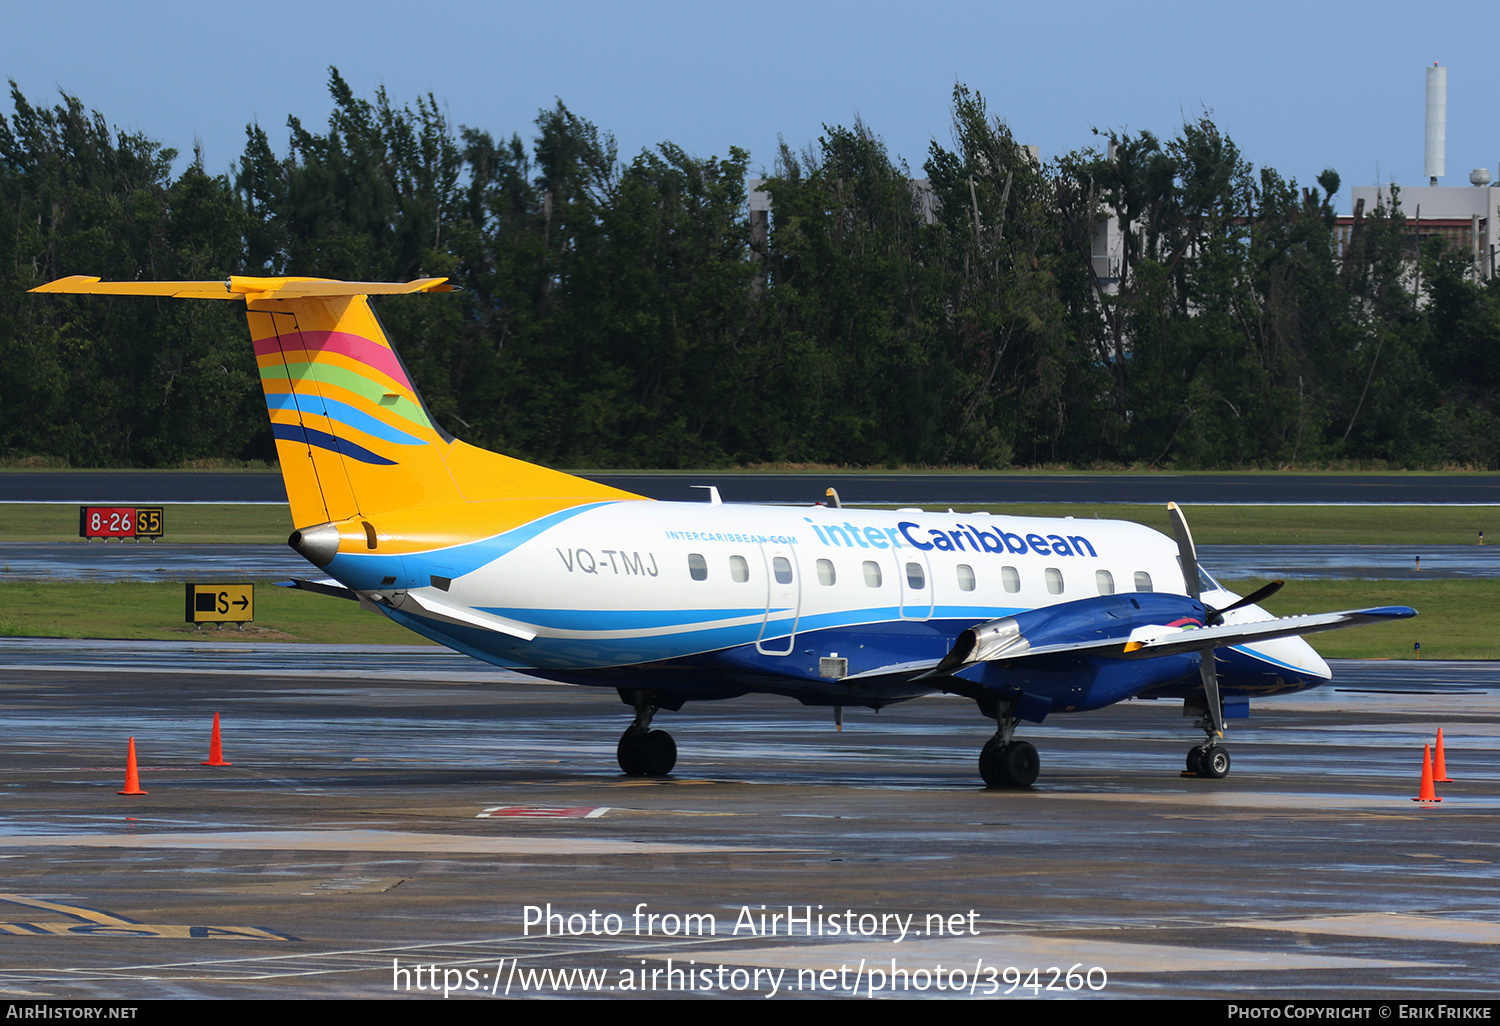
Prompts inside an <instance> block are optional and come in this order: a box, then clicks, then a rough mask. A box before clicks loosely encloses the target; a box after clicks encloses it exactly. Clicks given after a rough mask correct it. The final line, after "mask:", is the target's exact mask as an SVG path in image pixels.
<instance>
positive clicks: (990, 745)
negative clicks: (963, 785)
mask: <svg viewBox="0 0 1500 1026" xmlns="http://www.w3.org/2000/svg"><path fill="white" fill-rule="evenodd" d="M1004 751H1005V746H1004V745H1002V744H1001V743H1000V739H999V738H998V737H992V738H990V739H989V740H988V741H986V742H985V743H984V747H983V748H982V749H980V751H979V775H980V776H981V777H983V778H984V783H985V786H986V787H1003V786H1004V785H1005V771H1004V769H1003V768H1002V767H1001V765H1000V761H1001V759H1000V757H1001V753H1002V752H1004Z"/></svg>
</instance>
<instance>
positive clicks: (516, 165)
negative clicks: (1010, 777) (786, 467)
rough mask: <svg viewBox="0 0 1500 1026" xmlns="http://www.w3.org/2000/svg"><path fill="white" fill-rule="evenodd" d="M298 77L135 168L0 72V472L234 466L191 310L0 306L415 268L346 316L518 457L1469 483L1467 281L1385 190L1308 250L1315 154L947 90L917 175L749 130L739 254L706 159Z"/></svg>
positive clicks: (203, 321) (151, 148)
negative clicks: (1262, 155) (194, 140)
mask: <svg viewBox="0 0 1500 1026" xmlns="http://www.w3.org/2000/svg"><path fill="white" fill-rule="evenodd" d="M329 89H330V94H331V100H332V110H331V113H330V116H329V119H328V123H327V125H326V127H325V128H324V129H322V130H316V129H314V128H312V127H310V126H305V125H303V124H302V123H301V122H300V121H298V120H297V119H295V118H292V119H289V126H290V129H291V141H290V146H289V148H288V150H287V152H286V153H285V154H283V155H278V154H276V153H274V152H273V151H272V148H271V145H270V141H269V138H268V136H267V135H266V133H265V132H264V131H263V130H262V129H261V128H260V127H259V126H258V125H250V126H249V127H248V128H247V130H246V145H245V150H244V153H243V155H242V157H241V158H240V160H239V161H238V162H237V164H236V165H235V167H234V168H233V169H232V170H231V173H230V174H229V175H222V176H217V177H215V176H212V175H210V174H209V173H208V172H207V171H206V170H205V169H204V168H203V167H202V165H201V162H199V161H195V162H193V163H192V164H190V165H189V166H188V167H187V169H186V170H185V171H183V172H182V173H181V174H180V175H176V176H175V177H174V174H173V170H172V169H173V166H174V161H175V158H176V154H175V153H174V151H172V150H170V149H167V148H164V147H162V146H161V145H160V144H158V143H156V142H154V141H151V140H149V139H147V138H145V137H143V136H140V135H137V134H132V133H125V132H119V131H115V130H111V129H110V128H109V127H108V126H107V124H106V122H105V120H104V118H103V117H102V116H101V115H99V114H98V113H93V112H89V111H87V110H86V109H85V108H84V106H83V105H82V103H81V102H80V101H79V100H77V99H75V98H73V97H69V96H64V97H63V98H62V102H61V103H60V104H58V105H57V106H55V107H53V108H51V109H45V108H39V107H35V106H33V105H32V104H30V103H29V102H28V101H27V100H26V99H25V98H24V97H23V96H21V94H20V93H19V91H17V90H16V89H15V88H14V86H13V87H12V102H13V106H14V114H13V115H11V116H10V117H8V118H6V117H0V269H3V270H0V273H3V275H4V278H5V283H6V287H5V289H4V290H3V291H0V409H3V410H4V411H5V413H6V416H5V417H4V418H3V420H0V459H7V460H11V461H19V460H37V459H41V460H49V461H53V462H58V463H62V464H64V465H74V466H90V465H126V466H128V465H141V466H173V465H182V464H185V463H190V462H193V461H202V460H212V459H230V460H247V459H248V460H257V459H270V458H273V457H274V447H273V445H272V443H271V441H270V436H269V431H268V429H267V426H266V420H265V415H264V412H263V410H264V403H263V400H262V398H261V396H260V393H259V387H258V383H257V377H256V373H255V365H254V360H253V357H252V355H251V353H250V349H249V347H248V346H246V345H245V344H244V340H243V326H242V324H241V323H240V321H239V318H238V312H237V311H236V310H234V309H233V308H232V306H231V305H230V304H209V303H173V302H169V301H165V300H134V299H123V298H122V299H113V300H102V299H97V298H92V299H88V300H87V301H78V300H75V299H71V298H68V297H55V296H48V297H37V296H30V295H27V294H26V289H28V288H31V287H33V286H35V285H37V284H40V283H42V282H45V281H48V280H51V279H52V278H55V277H60V276H63V275H66V274H77V273H86V274H91V275H99V276H101V277H107V278H121V279H136V278H158V279H171V278H187V279H217V278H221V277H223V276H225V275H228V274H235V273H249V274H297V275H317V276H326V277H339V278H351V279H375V280H382V279H407V278H412V277H418V276H427V275H432V276H446V277H449V278H451V279H453V280H454V281H455V283H456V284H458V285H459V286H460V287H461V291H460V292H457V293H454V294H452V295H449V296H446V297H441V298H437V299H434V298H431V297H417V298H391V299H387V300H382V301H381V303H380V305H379V311H380V314H381V316H382V318H383V319H384V320H385V322H386V324H387V327H388V328H389V330H390V333H391V335H392V337H393V338H394V339H395V340H396V343H397V346H398V348H399V349H400V352H401V355H402V358H403V360H404V361H405V362H406V365H407V367H408V369H409V370H410V371H411V373H412V375H413V377H414V379H415V380H416V382H417V384H418V386H419V388H420V389H421V391H422V393H423V395H424V397H425V399H426V400H427V403H428V405H429V407H430V408H431V409H432V410H433V412H434V414H435V415H436V416H437V418H438V420H439V421H440V422H442V423H443V424H444V425H445V426H447V427H448V428H449V430H451V431H453V432H454V433H456V434H458V435H460V436H461V437H464V438H466V439H467V440H469V441H471V442H474V443H476V444H480V445H485V446H489V447H493V448H497V449H500V450H502V451H505V452H509V453H513V454H515V455H518V456H521V457H524V458H530V459H534V460H539V461H543V462H548V463H554V464H564V465H571V466H619V467H630V466H661V467H686V466H707V465H722V464H745V463H759V462H816V463H824V464H838V465H851V464H852V465H912V464H927V465H932V464H940V465H948V464H961V465H972V466H981V467H1004V466H1007V465H1010V464H1013V463H1022V464H1039V463H1047V464H1057V463H1063V464H1073V465H1084V466H1088V465H1093V464H1096V463H1099V462H1108V463H1115V464H1126V465H1144V466H1172V467H1180V468H1194V467H1231V466H1234V467H1239V466H1270V467H1279V466H1289V465H1298V464H1309V463H1310V464H1319V463H1329V462H1348V461H1355V462H1359V461H1376V462H1379V463H1381V464H1382V465H1387V466H1432V465H1439V466H1441V465H1444V464H1454V463H1456V464H1460V465H1464V466H1475V467H1494V466H1496V465H1497V463H1500V455H1497V451H1500V450H1497V446H1500V356H1497V355H1496V354H1497V353H1500V347H1497V345H1496V343H1497V342H1500V286H1497V285H1494V284H1493V283H1486V284H1480V283H1479V282H1478V281H1476V277H1475V275H1474V274H1473V273H1472V269H1471V268H1470V266H1469V263H1468V259H1467V257H1466V255H1465V254H1461V253H1455V252H1451V251H1447V250H1444V249H1443V248H1442V247H1441V246H1439V245H1437V244H1436V243H1434V244H1433V245H1432V247H1431V248H1429V249H1428V250H1425V251H1424V252H1423V253H1422V254H1421V261H1420V266H1419V267H1418V265H1416V264H1415V263H1414V259H1415V257H1416V255H1417V254H1416V252H1415V247H1414V246H1413V245H1412V244H1411V241H1410V240H1411V235H1412V233H1411V231H1410V229H1409V227H1408V225H1407V223H1406V221H1405V219H1404V217H1403V215H1402V212H1401V209H1400V203H1399V192H1398V191H1397V190H1395V189H1392V193H1393V200H1392V202H1391V203H1389V204H1387V205H1385V206H1382V207H1380V208H1378V209H1376V210H1374V211H1369V212H1367V214H1366V216H1364V217H1363V218H1362V219H1361V220H1360V221H1359V223H1358V224H1357V225H1356V226H1355V228H1354V230H1353V231H1352V232H1351V233H1349V234H1348V236H1347V238H1345V237H1340V236H1337V234H1336V232H1335V221H1336V219H1335V217H1334V213H1333V206H1332V202H1333V196H1334V194H1335V193H1336V192H1337V190H1338V189H1339V187H1340V180H1339V176H1338V174H1337V173H1336V172H1335V171H1333V170H1332V169H1325V170H1324V171H1323V172H1322V173H1321V174H1319V175H1318V176H1317V180H1316V181H1317V185H1316V186H1315V187H1309V188H1303V187H1300V186H1298V184H1297V183H1296V182H1295V181H1293V180H1291V179H1287V178H1284V177H1282V176H1281V175H1279V174H1278V173H1277V172H1276V171H1274V170H1272V169H1269V168H1261V169H1256V168H1253V167H1252V166H1251V165H1250V163H1249V162H1248V161H1247V160H1246V159H1245V158H1244V156H1243V155H1242V154H1241V153H1240V151H1239V149H1238V148H1237V147H1236V145H1235V144H1234V142H1233V141H1232V140H1231V139H1230V138H1229V137H1228V136H1227V135H1226V134H1225V133H1223V132H1222V131H1221V130H1220V129H1219V127H1218V126H1217V125H1215V124H1214V122H1213V121H1212V120H1211V119H1210V118H1209V117H1207V116H1204V117H1200V118H1198V119H1197V120H1195V121H1192V122H1190V123H1187V124H1184V125H1183V126H1182V127H1181V129H1180V131H1178V132H1177V133H1176V134H1175V135H1173V136H1172V137H1161V136H1158V135H1155V134H1153V133H1150V132H1140V133H1137V134H1131V133H1110V134H1108V146H1107V147H1105V148H1104V150H1103V152H1101V151H1100V150H1097V149H1088V150H1083V151H1080V152H1076V153H1071V154H1067V155H1065V156H1064V157H1062V158H1060V159H1058V160H1057V161H1056V162H1055V163H1052V164H1048V165H1043V164H1039V163H1036V162H1034V161H1033V160H1032V159H1031V158H1030V156H1029V155H1028V154H1027V152H1026V151H1025V149H1024V148H1023V147H1021V146H1018V145H1017V143H1016V141H1015V139H1014V138H1013V136H1012V135H1011V133H1010V131H1009V129H1008V128H1007V127H1006V125H1005V123H1004V121H1003V120H1001V119H999V118H997V117H995V116H993V115H992V114H991V113H990V111H989V109H988V106H987V104H986V103H985V101H984V99H983V98H982V97H981V96H979V95H978V94H977V93H974V92H972V91H971V90H969V89H967V88H966V87H963V86H959V87H957V88H956V89H955V91H954V94H953V126H952V132H951V137H952V139H953V144H952V147H951V149H950V148H948V147H944V146H941V145H937V144H934V145H933V146H932V147H931V149H930V152H929V153H928V154H927V159H926V161H925V163H924V165H923V172H922V173H924V174H925V175H926V178H925V179H923V180H920V181H913V178H912V175H913V172H912V171H911V170H910V169H909V168H908V167H907V166H906V165H905V164H903V163H902V162H901V161H900V160H899V159H897V158H895V157H893V156H892V155H890V154H889V153H888V152H887V150H886V148H885V145H884V143H883V142H882V141H881V139H880V138H879V136H877V135H876V134H875V133H874V132H872V131H871V130H870V129H869V128H868V127H867V126H865V125H863V124H862V123H859V122H856V123H855V124H854V126H853V127H842V126H826V127H825V129H824V132H823V134H822V135H821V137H820V138H819V139H818V140H817V141H816V143H815V144H813V145H811V146H809V147H807V148H806V149H805V150H803V151H801V152H797V151H795V150H793V149H792V148H791V147H788V146H785V145H783V146H782V148H781V151H780V153H779V155H778V158H777V161H776V167H775V177H774V178H772V179H771V180H770V181H769V182H768V183H767V185H766V189H767V191H768V192H769V193H770V195H771V196H772V198H773V210H772V212H771V218H770V223H769V230H768V233H767V234H766V236H765V237H764V238H763V239H758V240H757V241H755V242H754V243H752V239H751V218H750V212H749V210H748V203H747V195H746V173H747V170H748V166H749V159H750V158H749V155H748V154H747V153H745V152H744V151H743V150H740V149H738V148H735V147H730V148H729V149H728V151H727V156H725V157H722V158H720V157H717V156H712V157H708V158H706V159H705V158H699V157H696V156H694V155H692V154H689V153H686V152H685V151H683V150H682V149H681V148H680V147H678V146H675V145H673V144H672V143H670V142H666V143H662V144H660V145H659V146H656V147H653V148H651V149H648V150H645V151H643V152H641V153H639V154H636V155H635V156H633V157H629V158H627V159H625V160H623V161H622V160H621V159H620V156H619V154H618V152H617V149H616V146H615V143H614V140H613V138H612V137H610V135H609V134H608V133H607V132H604V131H601V130H600V129H599V128H598V127H597V126H595V125H593V124H592V123H590V122H589V121H587V120H586V119H584V118H581V117H579V116H578V115H577V114H575V113H574V112H572V111H571V110H569V109H568V108H567V107H566V106H565V105H563V104H562V103H561V102H559V103H558V104H557V105H556V106H555V107H553V108H550V109H547V110H543V111H541V112H540V113H539V115H538V117H537V120H536V123H535V125H534V126H533V137H532V138H531V139H530V140H529V141H526V140H523V139H522V138H521V136H519V135H511V136H510V137H509V138H508V139H507V138H503V137H502V138H498V139H497V138H496V137H493V136H491V135H490V134H489V133H487V132H485V131H483V130H481V129H477V128H458V129H455V128H454V127H453V126H450V125H449V124H448V122H447V119H446V117H445V116H444V115H443V113H442V108H441V106H440V105H439V103H438V101H437V100H436V99H435V98H434V97H431V96H427V97H422V98H418V100H417V101H416V103H415V105H414V106H408V105H398V104H395V103H393V102H392V101H391V100H390V98H389V97H388V96H387V95H386V94H385V92H384V91H383V90H382V91H377V92H376V94H375V95H374V97H373V98H372V99H364V98H361V97H359V96H356V95H355V94H354V92H353V90H352V89H351V88H350V86H349V84H348V83H347V82H346V81H345V80H344V79H343V78H342V77H341V76H340V75H339V73H338V72H337V71H336V70H332V71H331V73H330V78H329ZM1111 218H1112V219H1113V222H1114V223H1115V224H1117V225H1118V228H1119V234H1118V238H1117V240H1116V243H1117V244H1116V251H1115V254H1114V255H1113V257H1111V256H1106V255H1105V254H1106V253H1107V252H1108V249H1107V244H1108V243H1109V242H1110V241H1111V240H1109V239H1107V238H1106V237H1105V235H1104V227H1105V225H1106V222H1107V220H1108V219H1111ZM1111 261H1112V263H1111ZM1106 265H1109V266H1106Z"/></svg>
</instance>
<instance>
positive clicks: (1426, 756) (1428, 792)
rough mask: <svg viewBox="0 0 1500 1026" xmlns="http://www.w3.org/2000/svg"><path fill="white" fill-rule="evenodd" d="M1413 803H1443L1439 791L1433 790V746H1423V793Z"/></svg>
mask: <svg viewBox="0 0 1500 1026" xmlns="http://www.w3.org/2000/svg"><path fill="white" fill-rule="evenodd" d="M1412 801H1414V802H1440V801H1442V799H1441V798H1439V797H1438V796H1437V790H1436V789H1435V788H1433V786H1432V746H1431V745H1423V746H1422V790H1421V793H1420V794H1418V795H1417V797H1415V798H1413V799H1412Z"/></svg>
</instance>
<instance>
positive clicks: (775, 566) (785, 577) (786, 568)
mask: <svg viewBox="0 0 1500 1026" xmlns="http://www.w3.org/2000/svg"><path fill="white" fill-rule="evenodd" d="M771 572H772V573H774V574H775V575H776V583H777V584H791V583H792V563H791V560H789V559H787V558H786V557H785V556H777V557H776V558H775V559H773V560H771Z"/></svg>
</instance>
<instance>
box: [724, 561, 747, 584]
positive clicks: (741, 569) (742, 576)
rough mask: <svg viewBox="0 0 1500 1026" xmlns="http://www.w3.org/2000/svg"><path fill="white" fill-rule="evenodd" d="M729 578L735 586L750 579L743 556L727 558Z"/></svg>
mask: <svg viewBox="0 0 1500 1026" xmlns="http://www.w3.org/2000/svg"><path fill="white" fill-rule="evenodd" d="M729 576H730V577H731V578H733V579H734V583H736V584H744V583H745V582H746V581H748V580H749V579H750V564H749V563H747V562H746V561H745V557H744V556H730V557H729Z"/></svg>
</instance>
